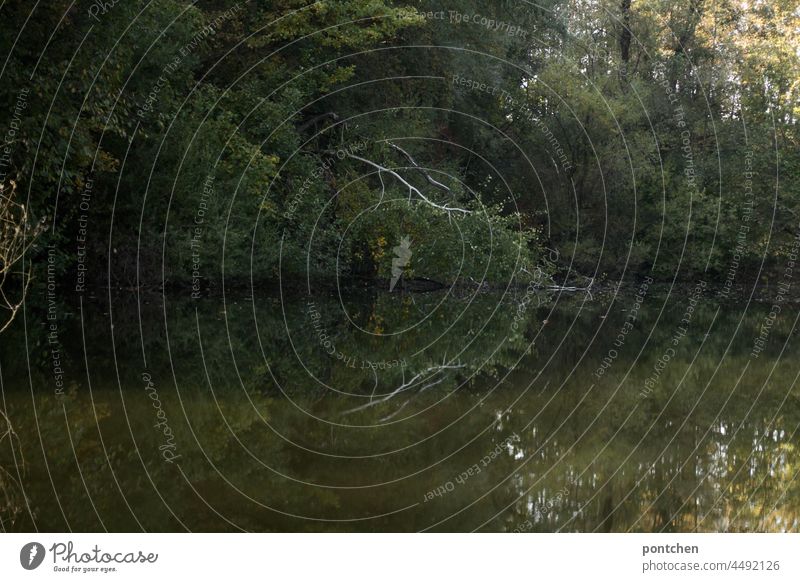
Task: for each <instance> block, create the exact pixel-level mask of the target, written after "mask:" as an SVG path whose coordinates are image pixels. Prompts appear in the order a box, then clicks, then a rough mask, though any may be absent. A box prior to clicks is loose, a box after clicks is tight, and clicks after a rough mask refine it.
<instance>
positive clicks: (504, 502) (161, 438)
mask: <svg viewBox="0 0 800 582" xmlns="http://www.w3.org/2000/svg"><path fill="white" fill-rule="evenodd" d="M637 294H638V297H637ZM710 295H711V294H710V293H700V294H697V295H693V291H692V289H688V290H687V291H686V292H684V293H681V294H677V295H675V294H673V295H671V296H666V295H664V294H661V293H656V292H655V291H651V290H647V292H643V291H642V290H641V289H640V288H635V287H634V288H632V289H631V290H630V291H628V292H626V293H623V294H621V295H617V296H614V295H613V294H608V295H607V296H600V297H598V296H595V297H589V296H586V295H584V294H577V295H571V296H567V295H561V296H552V295H551V296H543V295H527V296H526V295H524V293H523V292H517V293H515V294H511V295H508V294H507V295H505V296H502V294H500V293H477V294H465V295H464V296H463V297H455V296H453V294H447V293H445V292H442V293H429V294H414V295H410V294H405V295H403V294H397V293H394V294H388V293H367V292H359V293H354V292H345V291H341V292H340V293H337V292H332V293H327V294H319V293H318V294H315V295H314V296H313V297H307V296H306V295H305V293H304V292H296V291H293V292H287V291H284V292H283V293H279V294H276V293H265V294H264V296H263V297H255V298H252V297H230V296H229V297H227V298H225V300H224V301H223V300H222V299H221V298H215V299H202V300H199V301H192V300H190V299H188V298H179V297H168V298H167V299H166V300H162V298H161V296H154V297H147V298H146V297H142V298H141V302H140V304H137V297H136V296H121V297H114V299H113V301H112V303H111V307H109V301H108V298H104V297H102V296H100V297H98V298H95V299H94V300H91V301H90V300H86V301H84V303H83V305H82V306H81V305H74V306H72V307H69V308H68V307H62V308H61V309H60V311H59V314H58V325H57V337H58V343H57V344H53V345H56V346H58V348H59V349H60V353H59V354H58V358H59V364H60V368H61V369H62V370H63V382H64V386H63V392H64V395H63V396H62V395H60V394H59V392H60V391H61V389H60V388H58V387H57V385H56V377H55V375H54V371H53V368H54V360H53V352H52V347H53V345H50V344H48V336H47V332H48V328H47V327H46V325H45V322H46V318H45V317H44V316H43V314H38V313H36V312H35V311H32V310H30V309H29V311H28V312H27V313H26V318H25V320H22V319H21V320H20V321H19V322H18V324H17V325H16V328H15V329H14V330H12V331H11V332H9V333H8V334H7V335H5V336H4V337H3V338H2V342H3V345H2V347H0V366H2V368H1V369H0V372H1V373H2V381H3V384H2V389H3V403H4V408H5V410H6V412H7V413H8V416H9V417H10V419H11V422H12V424H13V426H14V429H15V430H16V436H15V437H14V439H9V438H6V439H5V440H3V441H2V449H0V467H2V468H3V469H4V471H5V472H4V473H3V475H2V481H1V482H2V487H3V495H2V496H0V503H1V505H0V517H2V519H3V527H4V529H7V530H12V531H21V530H33V529H38V530H41V531H48V530H73V531H87V530H89V531H94V530H100V531H102V530H109V531H138V530H147V531H184V530H193V531H237V530H248V531H354V530H355V531H387V530H388V531H418V530H433V531H472V530H483V531H540V532H550V531H800V516H799V515H798V510H799V509H800V480H798V469H800V454H799V452H798V442H799V441H798V428H799V425H800V392H798V388H797V384H796V380H797V375H798V371H800V364H799V360H798V355H799V352H798V347H799V346H798V340H797V337H796V333H795V332H794V331H793V330H794V327H795V320H796V317H797V310H796V309H795V308H793V307H792V308H790V307H789V306H788V305H787V306H786V309H785V310H784V311H783V312H782V313H781V316H780V317H779V318H778V319H776V320H775V321H774V322H773V323H771V325H770V326H769V329H768V333H766V335H765V334H764V333H763V327H762V326H763V324H764V322H765V320H766V319H767V318H768V312H769V309H768V308H767V307H766V306H763V305H760V304H753V303H751V304H749V305H746V304H745V303H744V302H743V303H738V304H730V303H717V302H715V301H714V300H713V299H712V298H711V297H710ZM81 313H83V317H81ZM23 324H26V325H23ZM26 346H27V349H26ZM87 365H88V366H87ZM11 442H13V443H14V446H13V447H12V446H10V443H11Z"/></svg>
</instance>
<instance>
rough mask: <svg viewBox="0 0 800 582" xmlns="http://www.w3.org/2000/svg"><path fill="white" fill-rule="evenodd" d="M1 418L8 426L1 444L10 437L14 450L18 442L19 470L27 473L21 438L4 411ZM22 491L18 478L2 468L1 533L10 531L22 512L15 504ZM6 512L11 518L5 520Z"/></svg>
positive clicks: (10, 443)
mask: <svg viewBox="0 0 800 582" xmlns="http://www.w3.org/2000/svg"><path fill="white" fill-rule="evenodd" d="M0 418H2V420H3V422H5V425H6V428H5V431H4V432H3V433H2V434H0V443H2V442H3V441H4V440H5V439H6V437H8V440H9V445H10V446H11V448H12V449H14V448H15V440H16V448H17V449H18V451H19V456H20V459H21V463H20V465H19V468H21V470H22V471H25V457H24V455H23V453H22V446H21V445H20V443H19V437H18V436H17V433H16V432H15V431H14V427H12V426H11V421H10V420H9V418H8V416H6V414H5V412H3V411H2V410H0ZM6 479H8V481H9V482H10V485H6V483H5V481H6ZM22 491H23V489H22V484H21V483H20V482H19V481H18V480H17V479H16V478H14V476H13V475H12V474H11V472H10V471H8V470H7V469H6V468H5V467H0V494H2V496H3V498H4V499H3V504H2V505H0V531H8V529H9V525H13V523H14V520H15V518H16V517H17V515H19V514H20V513H21V512H22V503H21V502H15V497H16V495H15V492H22ZM22 496H23V498H24V493H22ZM6 512H7V513H8V514H9V516H10V517H8V518H5V517H4V516H3V513H6Z"/></svg>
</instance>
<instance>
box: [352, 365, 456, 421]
mask: <svg viewBox="0 0 800 582" xmlns="http://www.w3.org/2000/svg"><path fill="white" fill-rule="evenodd" d="M463 367H464V365H463V364H458V365H448V364H441V365H439V366H432V367H430V368H427V369H426V370H423V371H422V372H419V373H417V374H415V375H414V377H413V378H411V379H410V380H409V381H407V382H406V381H405V371H404V372H403V376H404V377H403V383H402V384H400V386H398V387H397V388H395V389H394V390H392V391H391V392H390V393H389V394H387V395H386V396H384V397H383V398H379V399H378V400H372V399H370V401H369V402H367V403H366V404H362V405H361V406H356V407H355V408H351V409H350V410H346V411H345V412H344V413H343V414H352V413H354V412H359V411H361V410H366V409H367V408H372V407H373V406H377V405H379V404H383V403H384V402H388V401H389V400H391V399H392V398H394V397H395V396H397V395H398V394H400V393H402V392H406V391H407V390H411V389H412V388H414V387H415V386H416V385H417V384H419V383H421V382H422V381H423V380H431V379H432V378H433V377H434V376H436V375H437V374H440V373H441V372H443V371H444V370H457V369H459V368H463ZM444 380H445V377H444V376H442V377H440V378H439V379H437V380H432V381H430V382H428V383H427V384H424V385H423V386H421V387H420V388H419V390H418V391H417V392H416V394H422V393H423V392H425V391H426V390H428V389H429V388H433V387H434V386H436V385H438V384H441V383H442V382H443V381H444ZM410 400H411V399H409V400H407V401H406V402H405V403H404V404H403V405H402V406H401V407H400V409H402V408H403V407H404V406H405V405H406V404H408V402H409V401H410ZM400 409H398V410H396V411H395V412H394V413H393V414H392V415H391V416H394V414H396V413H397V412H399V411H400Z"/></svg>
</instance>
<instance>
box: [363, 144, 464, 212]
mask: <svg viewBox="0 0 800 582" xmlns="http://www.w3.org/2000/svg"><path fill="white" fill-rule="evenodd" d="M347 157H349V158H352V159H354V160H358V161H359V162H363V163H365V164H368V165H370V166H372V167H373V168H375V169H376V170H378V171H379V172H386V173H387V174H389V175H390V176H394V177H395V178H397V180H399V181H400V182H401V183H402V184H403V185H404V186H405V187H406V188H408V191H409V196H410V194H411V193H413V194H416V195H417V196H419V197H420V198H421V199H422V200H423V201H424V202H425V203H426V204H428V205H429V206H432V207H433V208H436V209H437V210H442V211H444V212H447V213H448V215H449V214H450V213H452V212H460V213H462V214H472V211H470V210H466V209H465V208H457V207H454V206H448V205H444V206H442V205H441V204H437V203H436V202H434V201H433V200H431V199H430V198H428V197H427V196H425V194H423V193H422V192H421V191H420V190H419V188H416V187H414V186H413V185H412V184H411V183H409V182H408V181H407V180H406V179H405V178H403V177H402V176H401V175H400V174H398V173H397V172H395V171H394V170H390V169H389V168H387V167H385V166H381V165H380V164H377V163H375V162H373V161H371V160H368V159H366V158H362V157H361V156H357V155H355V154H353V153H349V152H348V153H347Z"/></svg>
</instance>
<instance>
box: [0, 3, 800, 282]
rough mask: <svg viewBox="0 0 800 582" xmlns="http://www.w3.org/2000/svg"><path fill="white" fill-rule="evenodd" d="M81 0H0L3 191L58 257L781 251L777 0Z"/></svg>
mask: <svg viewBox="0 0 800 582" xmlns="http://www.w3.org/2000/svg"><path fill="white" fill-rule="evenodd" d="M103 4H104V3H100V2H95V3H89V2H78V3H72V2H67V1H66V0H53V1H50V2H47V3H44V4H41V3H40V4H37V5H36V6H32V5H31V4H30V3H28V2H22V1H19V0H12V1H10V2H5V3H3V5H2V8H0V13H2V15H3V27H4V28H5V29H6V30H7V31H15V32H14V34H4V35H3V36H2V40H0V50H1V51H2V54H3V55H5V56H6V60H5V63H4V67H3V69H2V75H3V83H2V84H0V92H2V102H3V103H4V105H5V106H4V107H3V109H2V111H0V131H3V132H5V131H6V129H7V128H10V127H12V126H13V127H16V128H17V130H16V132H15V134H14V139H13V140H11V141H10V142H9V144H10V145H9V151H8V152H7V153H8V154H9V158H8V159H9V164H8V168H7V173H6V174H4V180H5V181H4V184H5V188H6V190H5V192H10V191H11V186H10V184H11V183H12V182H13V183H14V184H16V186H17V188H16V191H15V195H16V196H17V197H19V199H20V200H21V201H23V202H24V203H25V204H26V206H27V207H28V208H29V209H30V220H31V221H32V222H36V221H39V220H45V224H46V225H47V227H48V232H47V234H46V235H45V236H43V237H41V238H40V240H39V243H38V245H37V246H36V247H35V248H34V253H37V254H38V255H39V256H42V255H43V254H44V252H45V245H47V244H54V245H55V248H56V249H57V251H56V253H57V254H58V257H59V260H58V261H57V266H58V269H59V270H60V271H61V272H64V273H70V274H73V275H74V274H75V272H76V269H77V268H78V266H79V264H80V263H81V262H83V264H82V266H81V268H85V267H86V266H87V264H88V276H87V278H88V280H89V281H91V282H95V283H105V282H107V281H108V280H109V279H110V280H111V281H112V282H114V283H119V282H121V283H124V284H136V283H139V284H145V285H152V286H158V285H161V284H162V283H164V282H166V283H182V284H188V283H192V282H194V283H195V284H197V281H198V280H202V281H203V285H202V287H203V288H205V287H206V286H207V285H214V284H217V283H218V282H219V281H220V280H221V277H222V276H224V277H225V278H226V279H227V280H233V281H237V280H238V281H247V280H249V279H250V278H252V279H253V280H257V281H261V282H269V281H276V280H277V279H278V278H279V277H286V278H299V277H305V276H306V274H308V275H309V276H311V277H312V278H314V279H332V278H333V277H334V276H341V277H345V278H347V279H352V278H353V277H366V278H370V279H376V278H381V279H388V278H389V277H391V275H392V259H393V258H395V257H394V255H393V252H392V249H393V247H394V246H395V245H397V244H399V242H400V240H401V238H402V237H404V236H407V237H409V239H410V240H411V241H412V244H413V257H412V258H411V260H410V261H409V262H408V264H406V265H403V268H404V273H405V275H406V277H427V278H431V279H436V280H438V281H442V282H446V283H450V282H454V281H465V282H468V281H470V280H476V281H478V280H482V279H487V280H489V281H490V282H492V283H496V284H504V283H507V282H509V281H511V280H515V281H518V282H525V281H524V280H525V279H526V278H529V277H531V273H532V272H533V268H534V267H535V265H536V264H537V263H539V262H540V259H541V257H542V251H543V249H545V248H550V249H553V250H555V251H557V253H558V256H559V257H560V259H559V261H558V267H559V269H560V270H561V273H560V274H559V275H560V277H557V279H559V278H560V280H568V279H574V275H573V274H574V273H576V274H578V275H583V276H585V277H601V276H602V275H603V274H608V275H609V276H615V277H616V276H619V275H621V274H622V273H624V272H633V273H635V274H650V273H653V274H654V275H655V276H656V277H659V278H662V279H664V280H671V279H672V278H673V277H675V276H678V277H681V278H686V279H689V278H692V277H695V276H696V275H697V274H698V273H702V272H704V271H709V272H710V273H711V274H712V276H715V277H717V278H718V279H719V280H720V281H721V280H723V279H725V278H726V277H728V278H729V279H731V281H734V282H735V283H737V284H738V283H743V282H746V281H749V280H754V279H755V278H757V277H758V276H759V272H760V271H759V270H760V269H761V268H762V263H763V266H764V267H765V268H764V270H763V271H761V272H762V275H761V276H762V277H769V276H771V274H779V273H781V272H782V271H783V269H784V267H785V263H786V259H785V258H784V257H785V256H786V255H787V253H788V252H789V250H790V248H791V246H790V245H791V241H792V240H793V238H794V236H795V234H796V231H797V216H798V213H800V199H799V198H798V196H797V192H798V191H800V181H799V180H800V179H799V176H800V172H798V170H799V169H800V154H799V153H798V152H800V148H798V145H800V144H798V134H797V120H798V113H799V112H800V110H799V109H798V91H800V89H799V88H798V83H799V82H800V64H799V63H800V58H799V57H798V22H800V13H798V3H797V0H770V1H769V2H759V3H749V4H745V3H739V2H735V1H733V0H723V1H722V2H715V3H713V4H712V3H709V2H703V1H702V0H680V1H678V2H673V1H667V0H659V1H657V2H644V1H638V0H636V1H631V0H622V1H620V0H597V1H585V0H563V1H560V0H555V1H553V2H549V3H547V2H546V3H544V4H537V5H533V4H531V3H524V2H478V1H473V0H465V1H463V2H459V3H458V6H457V7H453V8H448V9H442V8H441V7H440V6H439V5H438V3H435V2H431V1H427V0H418V1H411V0H408V1H391V0H340V1H337V2H327V1H323V2H308V1H298V0H278V1H270V2H263V1H251V2H235V1H232V0H225V1H215V2H209V1H200V2H195V3H189V2H182V1H178V0H153V1H148V2H145V1H141V0H140V1H131V2H118V3H111V2H107V3H105V5H103ZM476 15H477V16H478V17H479V18H476ZM21 91H23V92H25V93H23V94H22V95H23V97H22V99H23V101H24V107H23V108H22V109H21V111H22V113H21V115H18V113H19V111H20V110H19V108H17V107H16V106H15V104H17V103H18V102H19V101H20V99H21V98H20V94H21V93H20V92H21ZM417 164H418V166H417ZM423 168H424V169H423ZM82 202H83V203H84V204H83V206H81V203H82ZM83 253H86V254H83ZM551 254H553V253H551ZM33 256H36V254H34V255H33ZM85 257H89V258H88V259H86V260H84V259H85ZM107 265H108V266H109V268H108V269H107ZM729 273H734V274H733V275H730V274H729ZM731 277H732V278H731ZM70 286H71V285H70Z"/></svg>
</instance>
